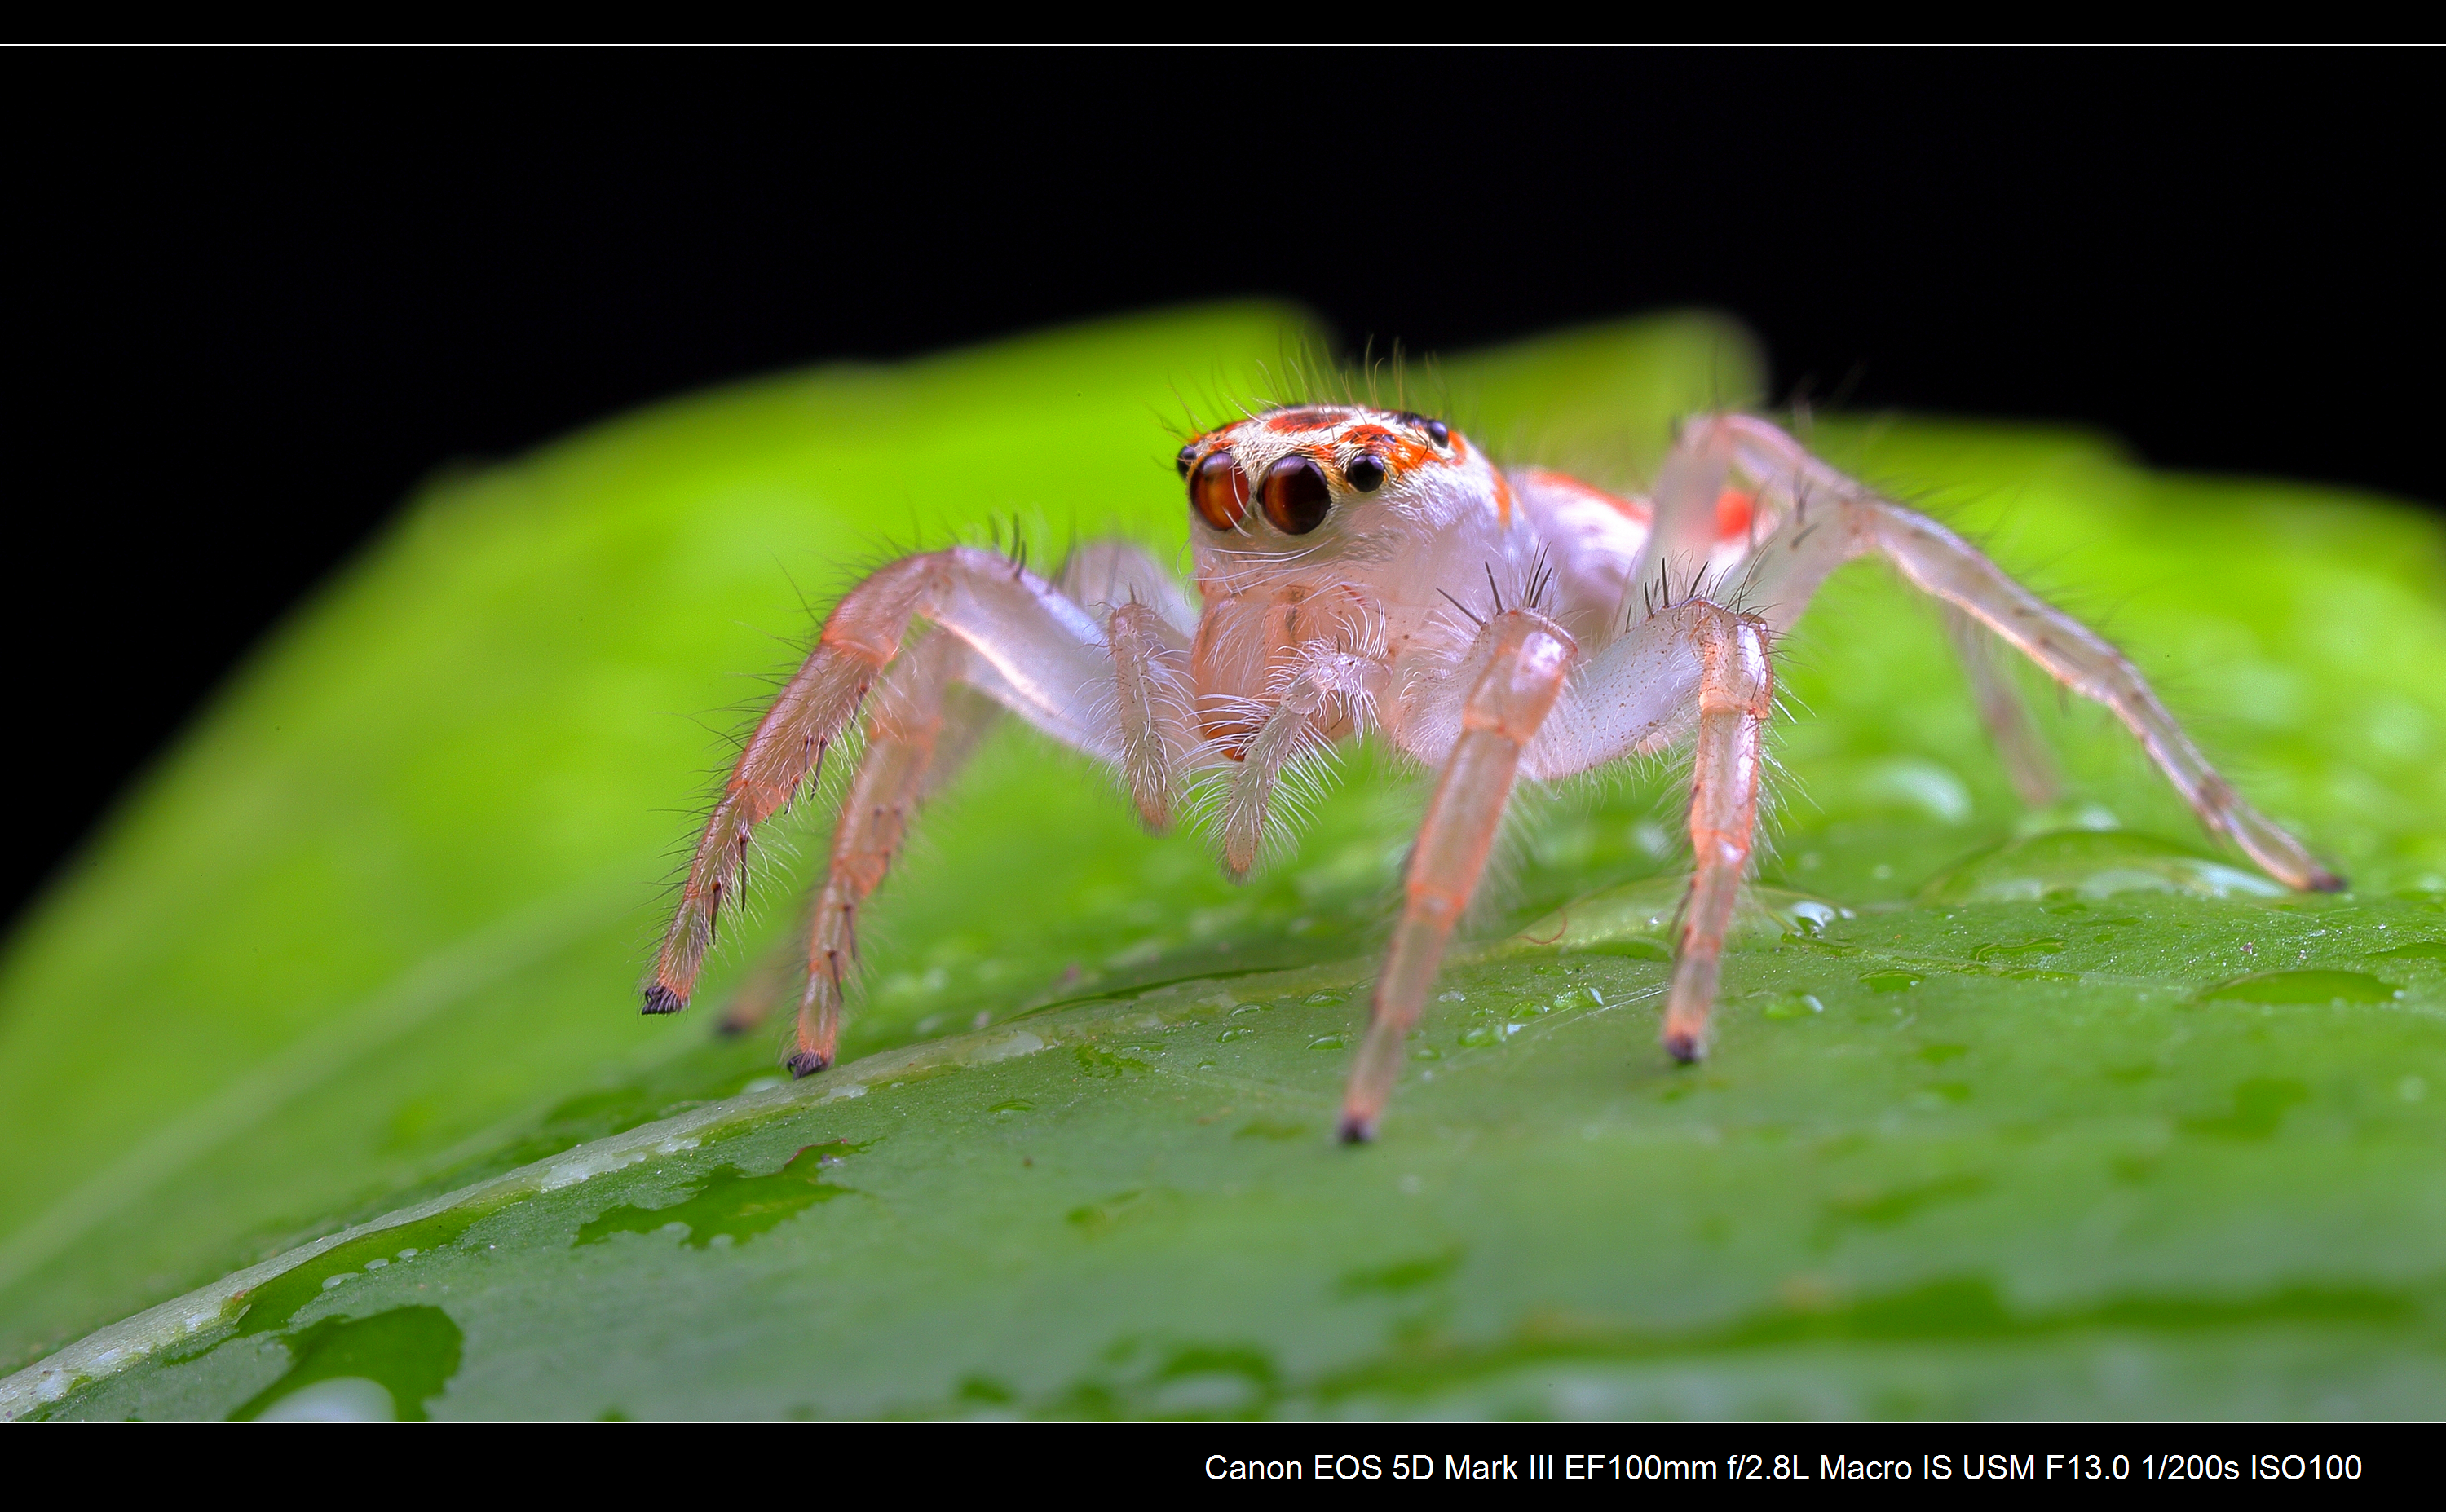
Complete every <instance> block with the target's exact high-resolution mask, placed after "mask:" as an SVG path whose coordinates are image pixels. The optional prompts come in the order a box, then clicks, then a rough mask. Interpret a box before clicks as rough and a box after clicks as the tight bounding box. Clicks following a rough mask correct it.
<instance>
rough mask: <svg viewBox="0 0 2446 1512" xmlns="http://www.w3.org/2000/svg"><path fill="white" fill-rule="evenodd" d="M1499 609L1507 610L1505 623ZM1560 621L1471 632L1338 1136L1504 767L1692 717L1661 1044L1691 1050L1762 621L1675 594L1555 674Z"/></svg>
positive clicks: (1718, 948) (1728, 875)
mask: <svg viewBox="0 0 2446 1512" xmlns="http://www.w3.org/2000/svg"><path fill="white" fill-rule="evenodd" d="M1507 621H1512V622H1515V624H1514V625H1513V626H1512V627H1510V628H1508V629H1507V626H1506V622H1507ZM1533 627H1540V628H1533ZM1560 633H1561V632H1559V631H1555V630H1552V628H1551V626H1545V625H1544V622H1542V621H1540V620H1538V619H1537V617H1536V616H1534V615H1507V616H1502V617H1499V618H1497V619H1496V620H1495V621H1494V622H1493V623H1492V624H1490V625H1488V627H1487V630H1486V633H1485V636H1484V637H1481V640H1482V641H1483V640H1485V639H1496V642H1497V654H1496V656H1495V657H1494V658H1493V659H1491V660H1490V661H1489V662H1488V663H1487V665H1486V669H1485V671H1484V672H1483V673H1482V674H1480V676H1479V679H1478V681H1477V686H1476V687H1475V689H1474V690H1473V691H1472V693H1471V695H1470V700H1469V702H1468V703H1467V704H1466V705H1465V706H1464V713H1463V716H1462V727H1463V733H1462V736H1461V739H1460V743H1459V744H1458V745H1456V746H1455V747H1454V748H1453V754H1452V756H1451V758H1450V759H1449V760H1447V761H1446V763H1445V766H1444V775H1443V779H1442V781H1441V782H1440V783H1439V785H1438V787H1437V789H1436V795H1435V798H1434V800H1433V802H1432V803H1430V805H1429V806H1428V810H1427V818H1426V823H1425V825H1424V826H1423V827H1422V828H1421V831H1420V833H1419V843H1418V847H1417V849H1415V850H1413V851H1412V852H1411V859H1410V873H1409V893H1410V901H1409V906H1408V907H1407V908H1406V909H1405V910H1404V912H1403V914H1402V923H1401V924H1400V925H1399V926H1398V927H1397V929H1396V930H1395V933H1394V936H1393V945H1392V949H1391V951H1390V952H1389V953H1388V954H1387V956H1386V958H1385V962H1384V970H1383V976H1382V977H1381V978H1380V979H1379V980H1378V983H1377V989H1376V999H1375V1004H1374V1014H1373V1017H1372V1018H1371V1020H1370V1022H1369V1025H1368V1036H1367V1043H1366V1046H1365V1048H1364V1049H1363V1050H1362V1051H1361V1053H1360V1059H1359V1065H1358V1067H1357V1068H1356V1069H1355V1070H1354V1071H1353V1072H1352V1073H1351V1077H1350V1088H1349V1091H1348V1092H1347V1093H1346V1094H1345V1098H1344V1102H1343V1114H1342V1137H1343V1138H1344V1139H1345V1140H1353V1141H1356V1140H1364V1139H1367V1138H1370V1137H1372V1136H1373V1134H1374V1131H1375V1126H1376V1120H1377V1118H1378V1117H1379V1116H1380V1115H1381V1114H1382V1113H1383V1109H1384V1104H1385V1101H1386V1099H1387V1098H1388V1097H1389V1096H1390V1095H1391V1092H1392V1088H1393V1082H1394V1079H1395V1077H1396V1076H1397V1075H1398V1074H1399V1073H1400V1071H1401V1064H1402V1040H1403V1038H1404V1037H1405V1036H1407V1035H1408V1033H1409V1030H1410V1026H1411V1025H1412V1024H1414V1023H1416V1022H1417V1021H1418V1017H1419V1011H1420V1009H1421V1006H1422V1005H1423V1004H1424V1002H1425V1000H1426V996H1427V993H1428V991H1429V989H1430V988H1431V987H1432V986H1433V984H1434V981H1435V974H1436V966H1437V964H1438V962H1439V961H1440V960H1441V958H1442V955H1443V949H1444V944H1445V942H1446V941H1447V940H1448V939H1449V938H1450V936H1451V932H1452V924H1453V921H1454V920H1455V919H1457V918H1458V916H1459V913H1460V910H1461V908H1462V907H1464V906H1465V905H1467V903H1468V901H1469V894H1470V892H1471V890H1473V889H1474V888H1475V887H1476V886H1477V876H1478V873H1479V871H1480V870H1481V869H1482V868H1483V867H1484V865H1485V861H1486V853H1487V850H1488V849H1489V848H1490V847H1491V846H1492V845H1493V844H1494V839H1495V830H1496V824H1497V822H1498V821H1499V820H1500V819H1501V817H1502V811H1503V806H1504V800H1505V799H1506V797H1508V795H1509V794H1510V792H1511V789H1512V784H1513V781H1514V778H1515V775H1518V774H1519V773H1521V772H1522V771H1523V770H1525V771H1526V772H1527V774H1528V775H1530V776H1533V777H1539V778H1554V777H1563V776H1569V775H1571V774H1572V773H1574V772H1582V771H1586V770H1588V769H1589V768H1590V767H1595V766H1601V765H1604V764H1605V763H1607V762H1609V761H1617V760H1621V759H1622V758H1624V757H1626V756H1637V755H1641V754H1645V753H1648V752H1654V751H1660V750H1663V749H1665V748H1666V747H1668V746H1670V745H1672V744H1674V743H1675V742H1676V741H1678V740H1680V739H1682V738H1683V737H1685V736H1687V735H1689V734H1690V733H1691V732H1692V730H1693V727H1694V726H1695V728H1696V732H1697V736H1698V742H1697V743H1698V752H1697V761H1696V767H1695V771H1694V773H1693V775H1692V781H1691V791H1690V842H1691V849H1692V850H1693V851H1694V853H1695V854H1696V857H1697V861H1698V866H1697V869H1696V871H1695V872H1694V873H1693V875H1692V876H1691V879H1690V890H1689V894H1688V897H1687V899H1686V901H1685V902H1684V905H1683V909H1682V933H1681V937H1680V940H1679V942H1678V945H1679V948H1678V950H1677V951H1676V952H1675V957H1674V966H1673V984H1672V988H1671V991H1670V994H1669V996H1668V997H1667V999H1666V1001H1665V1049H1666V1050H1667V1051H1669V1052H1670V1053H1671V1054H1672V1055H1673V1056H1674V1057H1675V1058H1676V1059H1678V1060H1684V1061H1688V1060H1693V1059H1696V1058H1697V1057H1698V1056H1699V1055H1701V1054H1702V1053H1703V1051H1704V1049H1705V1046H1706V1035H1707V1017H1708V1013H1709V1010H1710V1009H1711V1007H1712V1006H1713V1004H1714V1002H1715V998H1716V982H1717V975H1718V967H1719V963H1720V961H1721V959H1722V955H1723V949H1724V932H1725V930H1726V928H1727V927H1728V926H1729V925H1730V924H1731V922H1732V916H1733V905H1734V904H1735V903H1736V902H1737V901H1738V899H1739V897H1740V884H1741V879H1742V876H1743V874H1744V873H1745V872H1746V871H1747V870H1748V868H1749V861H1750V851H1751V848H1752V843H1753V842H1752V836H1753V833H1754V831H1756V828H1757V821H1758V797H1759V770H1760V768H1761V766H1762V765H1763V763H1764V760H1765V755H1764V750H1763V744H1764V735H1765V727H1766V720H1767V718H1768V715H1769V713H1770V711H1771V709H1772V708H1773V705H1774V700H1775V683H1774V669H1773V667H1772V666H1771V664H1770V663H1769V659H1768V654H1767V652H1768V645H1767V628H1766V625H1764V624H1763V623H1762V622H1761V621H1759V619H1757V618H1756V617H1755V616H1751V615H1746V614H1738V613H1735V612H1734V611H1733V610H1731V609H1728V608H1725V607H1722V606H1720V605H1717V604H1714V603H1711V602H1709V601H1707V600H1705V599H1691V600H1687V601H1685V602H1684V603H1681V604H1678V605H1675V606H1674V607H1671V608H1669V609H1664V610H1661V611H1659V612H1657V613H1655V614H1653V615H1650V616H1649V617H1647V618H1646V620H1644V621H1642V622H1641V623H1640V624H1638V625H1634V626H1632V628H1631V630H1630V633H1628V635H1625V636H1624V637H1623V638H1622V639H1620V640H1618V641H1616V642H1614V643H1613V644H1611V645H1609V646H1607V647H1606V648H1605V649H1604V650H1603V651H1602V652H1600V653H1598V654H1597V655H1596V656H1595V657H1594V658H1592V659H1590V661H1588V662H1586V663H1581V664H1580V671H1579V675H1578V676H1577V677H1575V678H1572V679H1571V680H1570V681H1569V685H1568V686H1566V682H1565V674H1566V672H1567V671H1569V670H1570V666H1569V663H1570V660H1571V653H1570V652H1569V650H1568V649H1567V650H1564V651H1562V652H1560V653H1556V652H1552V651H1550V650H1548V649H1547V645H1550V644H1552V643H1553V641H1554V638H1556V637H1559V636H1560ZM1541 642H1544V643H1545V644H1540V643H1541Z"/></svg>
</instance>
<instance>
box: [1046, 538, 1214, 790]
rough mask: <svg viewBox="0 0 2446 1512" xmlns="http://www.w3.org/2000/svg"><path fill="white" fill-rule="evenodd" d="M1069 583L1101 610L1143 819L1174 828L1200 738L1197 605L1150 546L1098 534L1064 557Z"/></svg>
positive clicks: (1128, 765)
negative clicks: (1182, 780) (1192, 673)
mask: <svg viewBox="0 0 2446 1512" xmlns="http://www.w3.org/2000/svg"><path fill="white" fill-rule="evenodd" d="M1061 583H1062V588H1063V591H1064V592H1066V593H1068V594H1069V595H1070V596H1071V597H1072V598H1074V599H1076V600H1078V601H1079V602H1080V603H1082V604H1083V605H1085V606H1087V607H1089V608H1090V609H1091V610H1094V609H1101V610H1102V611H1103V616H1104V638H1105V640H1106V642H1107V643H1108V644H1110V646H1111V647H1112V656H1113V720H1114V724H1115V727H1116V729H1117V731H1118V734H1119V737H1120V768H1121V781H1122V783H1123V785H1124V786H1126V787H1127V788H1128V789H1129V793H1130V801H1131V803H1132V804H1134V805H1135V806H1136V807H1137V809H1138V822H1139V823H1141V824H1143V825H1145V826H1146V828H1147V830H1148V831H1149V832H1150V833H1154V834H1161V833H1163V832H1164V831H1167V830H1169V829H1171V828H1172V820H1173V813H1174V811H1175V809H1176V806H1177V804H1178V802H1179V796H1180V794H1179V777H1180V774H1181V771H1182V770H1183V768H1184V767H1186V766H1187V765H1188V763H1189V762H1190V759H1191V756H1192V754H1193V753H1194V752H1195V750H1196V748H1197V745H1198V739H1197V734H1196V719H1195V715H1194V712H1193V709H1192V704H1193V702H1194V701H1195V700H1193V698H1192V696H1191V694H1190V691H1189V676H1188V668H1189V639H1190V636H1191V634H1192V633H1194V632H1195V629H1196V627H1197V611H1196V610H1195V609H1194V608H1192V607H1190V605H1189V601H1188V600H1187V599H1186V598H1184V597H1183V596H1182V595H1181V591H1180V587H1179V585H1178V584H1177V583H1176V582H1174V581H1173V578H1172V574H1171V573H1169V572H1167V571H1165V570H1164V569H1163V566H1162V564H1161V563H1159V562H1157V560H1156V559H1155V558H1154V557H1153V556H1152V555H1150V554H1149V553H1148V552H1147V551H1146V550H1145V549H1144V548H1142V547H1139V546H1136V545H1133V544H1132V543H1130V542H1127V541H1090V542H1087V543H1084V544H1082V546H1080V547H1079V549H1078V550H1076V551H1073V552H1072V553H1071V554H1070V558H1069V560H1068V561H1067V562H1065V563H1063V569H1062V574H1061Z"/></svg>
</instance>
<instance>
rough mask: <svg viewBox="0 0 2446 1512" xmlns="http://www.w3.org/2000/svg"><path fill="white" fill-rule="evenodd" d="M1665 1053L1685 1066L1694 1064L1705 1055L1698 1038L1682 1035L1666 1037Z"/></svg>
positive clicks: (1676, 1034)
mask: <svg viewBox="0 0 2446 1512" xmlns="http://www.w3.org/2000/svg"><path fill="white" fill-rule="evenodd" d="M1665 1054H1666V1055H1670V1056H1672V1057H1673V1058H1674V1060H1675V1061H1676V1062H1677V1063H1679V1064H1681V1065H1684V1066H1687V1065H1691V1064H1693V1063H1694V1062H1696V1061H1697V1060H1698V1058H1699V1057H1700V1056H1701V1055H1703V1054H1705V1052H1704V1051H1703V1050H1702V1049H1701V1048H1700V1045H1699V1036H1696V1035H1685V1034H1680V1033H1675V1034H1670V1035H1666V1036H1665Z"/></svg>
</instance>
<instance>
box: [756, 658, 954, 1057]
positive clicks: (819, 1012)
mask: <svg viewBox="0 0 2446 1512" xmlns="http://www.w3.org/2000/svg"><path fill="white" fill-rule="evenodd" d="M968 661H969V648H968V646H967V644H965V643H963V642H961V641H960V640H959V639H958V638H957V637H955V636H951V635H948V634H945V633H943V632H941V631H939V630H937V631H928V632H921V633H920V634H919V636H918V637H917V639H916V642H915V644H913V646H911V648H910V649H908V650H906V651H904V652H902V653H901V655H900V658H899V660H898V661H896V662H894V663H893V664H892V668H891V670H890V671H889V672H887V673H885V674H884V676H883V677H882V678H881V679H880V680H879V681H877V683H876V685H875V692H874V693H873V694H871V695H870V696H869V697H868V699H867V706H866V755H865V757H864V759H862V760H861V761H860V762H859V763H858V769H857V776H856V779H854V780H853V781H852V782H851V784H850V791H849V793H848V794H847V796H845V797H844V798H843V799H842V800H841V809H840V814H839V817H838V818H837V820H836V821H835V822H834V826H833V844H832V854H831V856H830V858H829V862H828V864H827V866H826V867H825V868H824V880H823V882H822V883H821V884H820V885H819V886H818V890H817V893H816V901H815V905H814V908H813V909H812V910H811V912H810V915H809V920H808V924H809V927H808V931H807V938H806V984H805V986H804V987H803V988H802V989H801V991H800V997H799V1013H798V1021H797V1024H796V1026H795V1036H796V1044H795V1046H794V1047H793V1049H792V1052H791V1055H790V1057H789V1066H790V1069H791V1071H793V1072H794V1073H797V1074H799V1075H801V1076H803V1075H806V1074H808V1073H812V1072H818V1071H821V1070H823V1069H824V1068H825V1067H826V1066H829V1065H831V1064H832V1063H833V1059H834V1056H835V1053H836V1051H837V1047H838V1046H839V1043H840V1026H841V1000H842V994H843V992H844V990H845V989H846V987H847V985H848V982H849V979H850V977H851V976H852V975H853V974H854V973H855V972H856V969H857V915H858V910H859V909H860V908H862V907H863V906H865V904H866V900H867V897H868V895H869V894H871V893H873V892H874V891H875V888H876V887H880V886H881V885H882V883H883V878H884V875H885V873H887V872H888V871H890V870H891V869H892V862H893V859H894V857H895V856H896V855H898V854H899V852H900V849H901V848H902V846H903V845H904V844H905V843H906V842H907V839H908V835H909V821H910V818H911V816H912V815H913V812H915V810H916V808H917V805H918V803H919V801H920V800H921V799H922V798H923V797H924V796H925V794H926V793H927V791H928V790H929V788H930V787H932V786H934V785H936V784H938V783H939V782H940V781H942V780H944V779H947V778H948V777H949V776H950V775H951V772H952V771H953V770H955V769H956V768H957V766H958V764H959V762H960V760H961V759H962V758H963V757H965V756H966V755H967V754H968V751H969V748H970V747H971V746H972V744H973V741H974V738H975V737H977V736H978V735H981V734H982V733H983V732H984V729H985V727H986V726H987V724H988V723H989V722H990V720H991V717H992V714H993V713H995V712H998V711H996V710H995V709H994V706H993V705H992V704H991V703H988V702H986V701H985V700H973V701H970V702H968V703H966V704H965V705H954V704H952V703H951V701H950V695H951V694H952V692H953V691H954V684H955V683H956V681H958V680H960V678H961V676H962V674H963V673H964V672H965V671H967V670H968V668H967V665H966V663H968ZM946 757H948V758H949V760H948V761H947V760H946Z"/></svg>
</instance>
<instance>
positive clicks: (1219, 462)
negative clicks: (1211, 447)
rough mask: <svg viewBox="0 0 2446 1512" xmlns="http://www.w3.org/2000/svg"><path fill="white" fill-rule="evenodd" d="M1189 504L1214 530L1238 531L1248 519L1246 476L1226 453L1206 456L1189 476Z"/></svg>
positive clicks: (1247, 482)
mask: <svg viewBox="0 0 2446 1512" xmlns="http://www.w3.org/2000/svg"><path fill="white" fill-rule="evenodd" d="M1189 502H1190V505H1191V506H1192V507H1193V508H1195V510H1196V511H1197V516H1198V518H1200V519H1202V520H1204V521H1205V522H1206V523H1207V524H1209V525H1212V526H1213V527H1214V528H1215V529H1216V530H1218V531H1234V530H1238V529H1239V528H1240V522H1241V521H1242V520H1244V519H1247V518H1248V517H1249V475H1248V474H1246V473H1243V472H1241V471H1240V464H1239V463H1238V462H1236V461H1234V460H1233V459H1232V454H1231V453H1230V452H1209V453H1207V454H1206V460H1204V461H1202V462H1200V463H1198V464H1197V471H1196V472H1195V473H1193V474H1191V475H1190V478H1189Z"/></svg>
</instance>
